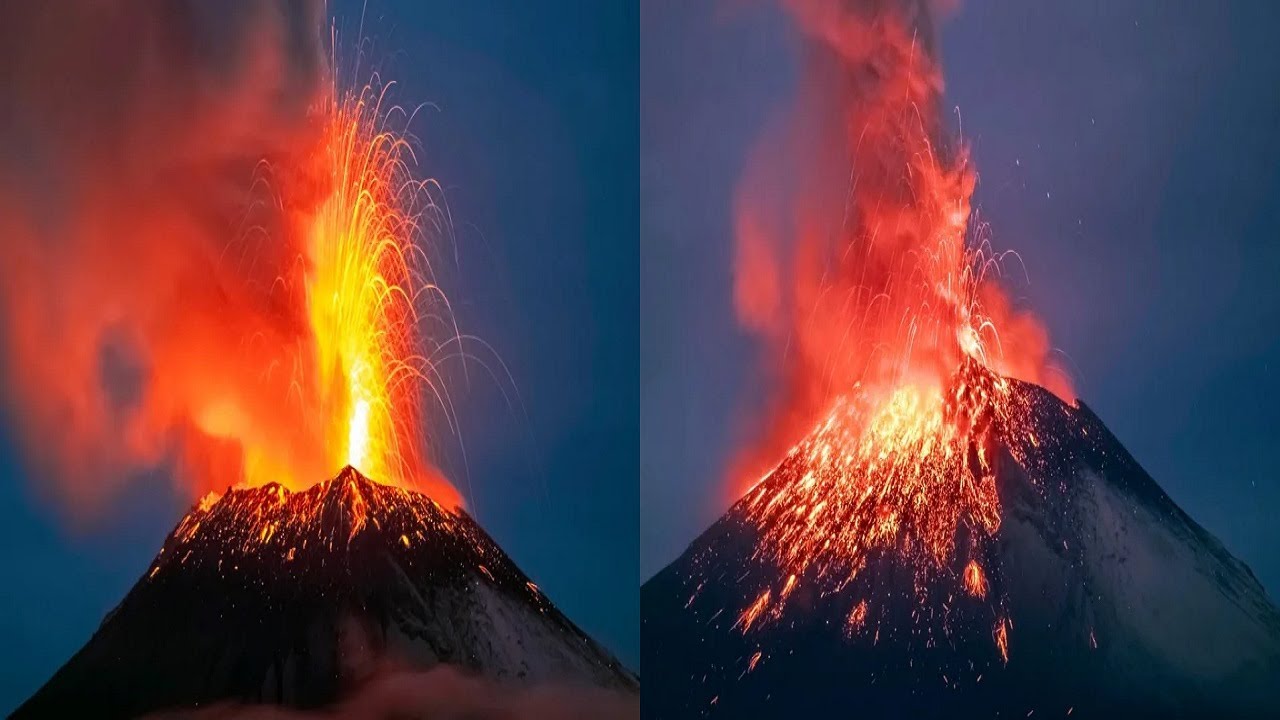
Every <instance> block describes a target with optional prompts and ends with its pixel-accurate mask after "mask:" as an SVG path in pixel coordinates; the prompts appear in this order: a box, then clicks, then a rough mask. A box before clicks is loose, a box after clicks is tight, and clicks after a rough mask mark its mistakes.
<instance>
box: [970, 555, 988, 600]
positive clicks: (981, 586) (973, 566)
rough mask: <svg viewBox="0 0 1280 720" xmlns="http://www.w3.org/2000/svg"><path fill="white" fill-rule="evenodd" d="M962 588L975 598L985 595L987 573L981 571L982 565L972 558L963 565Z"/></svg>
mask: <svg viewBox="0 0 1280 720" xmlns="http://www.w3.org/2000/svg"><path fill="white" fill-rule="evenodd" d="M964 589H965V590H968V591H969V594H970V595H972V596H974V597H977V598H983V597H986V596H987V575H986V573H984V572H983V571H982V566H981V565H979V564H978V563H977V562H975V561H973V560H970V561H969V564H968V565H965V566H964Z"/></svg>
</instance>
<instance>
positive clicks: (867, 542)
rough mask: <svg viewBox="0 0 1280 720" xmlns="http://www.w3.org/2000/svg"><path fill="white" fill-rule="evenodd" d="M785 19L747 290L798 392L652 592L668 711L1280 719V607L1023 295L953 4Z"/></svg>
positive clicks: (756, 172)
mask: <svg viewBox="0 0 1280 720" xmlns="http://www.w3.org/2000/svg"><path fill="white" fill-rule="evenodd" d="M783 4H784V5H785V6H786V7H787V8H788V9H789V10H790V12H791V16H792V17H793V19H794V20H795V23H796V25H797V26H798V27H799V28H800V30H801V32H802V33H803V34H804V36H805V39H806V43H805V47H804V53H805V55H804V70H803V72H804V77H805V82H803V83H802V84H801V88H802V90H801V91H800V97H799V100H798V104H797V106H796V108H795V112H794V115H793V117H792V122H791V124H790V128H791V129H792V131H793V132H792V134H791V135H790V136H788V137H787V138H785V139H783V140H779V138H778V137H777V134H776V133H775V134H769V135H767V136H766V137H765V139H764V142H762V144H761V146H760V147H759V148H758V149H757V151H756V153H755V156H754V157H753V158H752V160H751V163H750V165H749V167H748V171H747V175H746V177H745V179H744V182H743V185H742V187H741V188H740V191H739V196H738V202H737V238H736V240H737V264H736V267H735V283H736V286H735V293H736V297H735V301H736V305H737V309H738V312H739V316H740V318H741V320H742V321H743V323H744V325H745V326H746V327H747V328H748V329H750V330H752V331H754V332H756V333H758V334H759V335H760V336H761V338H762V340H763V341H764V346H765V348H766V349H767V351H768V352H769V353H771V359H772V360H773V364H774V367H775V368H776V370H777V372H778V375H779V377H780V378H781V385H782V388H781V392H780V393H779V394H778V395H777V396H775V397H774V398H773V404H772V406H771V407H770V408H769V413H768V415H767V416H766V417H765V418H764V420H763V421H762V422H761V423H760V426H761V429H762V432H761V433H760V435H759V437H758V438H757V440H756V442H755V443H753V444H752V446H751V447H750V448H749V449H748V450H747V451H746V452H744V453H743V455H742V458H741V460H740V461H739V462H738V463H737V464H736V466H735V468H734V470H733V472H734V476H733V478H732V481H733V482H734V484H735V487H736V489H737V490H738V494H739V495H740V499H738V500H737V501H736V502H735V503H734V505H733V506H732V508H731V509H730V510H729V512H728V513H727V514H726V515H724V516H723V517H722V518H721V519H720V520H719V521H717V522H716V523H715V524H714V525H713V526H712V527H711V528H710V529H709V530H707V531H706V532H705V533H703V535H701V536H700V537H699V538H698V539H697V540H695V541H694V543H693V544H692V545H691V546H690V547H689V548H688V549H687V550H686V551H685V553H684V554H683V555H681V556H680V558H678V559H677V560H676V561H675V562H674V563H672V564H671V565H670V566H668V567H667V568H666V569H664V570H663V571H662V572H660V573H659V574H658V575H656V576H655V577H654V578H653V579H651V580H650V581H648V582H647V583H646V584H645V585H644V588H643V590H642V598H641V599H642V612H643V628H642V633H643V638H644V646H643V661H644V663H645V664H646V666H647V667H648V668H653V669H652V670H649V671H648V672H647V674H648V683H647V687H646V691H645V705H644V712H645V714H646V716H649V717H654V718H683V717H699V716H716V717H728V718H744V717H781V716H793V715H794V716H805V715H829V714H830V713H831V712H832V711H844V710H845V709H848V711H850V712H855V713H856V714H858V715H859V716H860V717H861V716H865V717H918V716H921V717H923V716H947V717H993V716H1001V717H1005V716H1012V717H1023V716H1027V715H1029V714H1032V713H1034V715H1035V716H1036V717H1041V716H1045V715H1047V716H1050V717H1062V716H1065V715H1075V716H1081V715H1083V716H1095V717H1131V716H1135V715H1136V716H1146V715H1148V714H1158V715H1161V716H1170V715H1172V716H1187V715H1191V716H1200V715H1205V714H1219V715H1225V716H1238V715H1245V716H1251V715H1267V714H1268V713H1275V712H1278V711H1280V689H1278V687H1277V683H1276V679H1277V678H1280V611H1278V610H1277V608H1276V606H1275V605H1274V604H1272V602H1271V600H1270V599H1269V598H1268V597H1267V595H1266V593H1265V592H1264V590H1263V589H1262V587H1261V586H1260V585H1259V583H1258V582H1257V580H1256V579H1255V578H1254V577H1253V575H1252V573H1250V571H1249V570H1248V568H1246V567H1245V566H1244V565H1243V564H1242V563H1240V562H1239V561H1238V560H1236V559H1234V558H1233V557H1232V556H1231V555H1230V554H1229V553H1227V551H1226V550H1225V549H1224V548H1223V547H1222V546H1221V544H1220V543H1218V542H1217V540H1215V539H1214V538H1213V537H1212V536H1211V535H1209V534H1208V533H1207V532H1206V531H1205V530H1204V529H1203V528H1201V527H1200V526H1199V525H1197V524H1196V523H1195V522H1194V521H1193V520H1191V518H1189V517H1188V516H1187V515H1186V514H1185V513H1183V512H1182V511H1181V510H1180V509H1179V508H1178V507H1177V506H1176V505H1175V504H1174V503H1173V501H1172V500H1170V499H1169V497H1168V496H1167V495H1166V494H1165V493H1164V492H1163V491H1162V490H1161V489H1160V488H1159V487H1158V486H1157V485H1156V483H1155V482H1154V481H1153V480H1152V479H1151V478H1150V477H1149V476H1148V475H1147V474H1146V473H1145V472H1144V471H1143V470H1142V468H1141V467H1140V466H1139V465H1138V463H1137V462H1136V461H1135V460H1134V459H1133V458H1132V457H1131V456H1130V455H1129V454H1128V453H1127V452H1126V451H1125V450H1124V448H1123V447H1122V446H1121V445H1120V443H1119V442H1118V441H1117V440H1116V439H1115V437H1114V436H1112V435H1111V434H1110V432H1108V430H1107V429H1106V427H1105V426H1104V425H1103V424H1102V422H1101V421H1100V420H1099V419H1098V418H1097V417H1096V416H1095V415H1094V414H1093V413H1092V412H1091V411H1090V410H1089V409H1088V408H1087V407H1085V405H1084V404H1083V403H1081V402H1079V401H1077V400H1075V399H1074V393H1073V391H1072V389H1071V387H1070V385H1069V383H1068V382H1067V381H1066V378H1065V376H1064V375H1063V374H1062V373H1061V371H1059V370H1058V369H1057V368H1055V367H1054V366H1053V365H1052V363H1051V362H1050V357H1051V356H1050V353H1049V346H1048V342H1047V334H1046V332H1045V330H1044V328H1043V326H1042V325H1041V323H1040V322H1039V321H1038V319H1036V318H1035V317H1034V316H1033V315H1031V314H1029V313H1027V312H1022V311H1017V310H1015V309H1014V305H1013V303H1011V302H1010V301H1009V299H1008V298H1007V296H1006V294H1005V291H1004V289H1003V288H1002V287H1001V284H1000V277H999V274H1000V270H1001V266H1002V264H1003V263H1002V262H1001V261H1002V256H1000V255H996V254H993V253H992V252H991V250H990V245H989V243H988V242H986V240H985V239H984V238H985V233H986V228H985V227H983V226H981V225H979V224H977V223H976V222H974V221H973V220H972V218H971V217H970V214H971V211H970V203H971V194H972V192H973V190H974V186H975V182H976V178H975V174H974V171H973V170H972V168H971V167H970V164H969V161H968V154H967V152H966V149H965V147H964V146H963V145H962V144H959V143H958V142H956V141H955V140H953V139H952V138H951V137H950V136H949V133H948V132H947V130H946V128H945V125H944V123H943V122H942V115H941V113H940V111H939V110H940V108H939V106H940V104H941V102H942V82H941V72H940V68H939V65H938V63H937V61H936V58H935V51H934V47H933V38H932V35H931V33H932V32H933V28H932V21H931V18H930V17H929V13H928V3H925V2H902V1H896V0H888V1H881V0H869V1H857V0H840V1H834V2H833V1H828V0H784V3H783ZM1046 388H1047V389H1046ZM779 458H781V460H779ZM761 470H762V472H761ZM744 477H751V478H752V479H754V478H760V479H759V480H757V481H755V482H754V484H750V485H747V486H745V489H744V486H743V484H742V483H741V482H740V480H741V479H742V478H744Z"/></svg>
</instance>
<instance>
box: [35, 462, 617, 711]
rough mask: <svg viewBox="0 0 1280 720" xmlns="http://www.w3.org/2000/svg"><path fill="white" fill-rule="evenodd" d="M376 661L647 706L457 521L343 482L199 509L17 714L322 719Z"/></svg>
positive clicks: (441, 511)
mask: <svg viewBox="0 0 1280 720" xmlns="http://www.w3.org/2000/svg"><path fill="white" fill-rule="evenodd" d="M383 658H391V659H394V660H395V661H397V662H400V663H404V664H407V665H408V666H410V667H419V668H427V667H433V666H436V665H441V664H447V665H450V666H453V667H456V668H459V669H462V670H463V671H466V672H471V673H476V674H479V675H481V676H484V677H486V678H490V679H493V680H496V681H498V682H501V683H504V684H509V685H515V686H532V685H540V684H544V683H554V684H557V685H568V686H593V687H601V688H607V689H612V690H619V691H622V692H624V693H637V692H638V691H639V682H638V679H637V678H636V677H635V676H634V675H633V674H631V673H630V672H629V671H627V670H626V669H625V668H624V667H622V665H621V664H620V663H619V662H618V661H617V660H616V659H614V658H613V657H612V656H611V655H610V654H609V653H608V652H607V651H606V650H604V649H603V648H602V647H600V646H599V645H597V644H596V643H595V642H593V641H592V640H591V639H590V638H589V637H587V636H586V635H585V634H584V633H583V632H582V631H581V630H579V629H578V628H577V627H576V626H575V625H574V624H573V623H572V622H570V621H569V620H568V619H567V618H566V617H565V616H564V615H562V614H561V613H560V612H559V611H558V610H557V609H556V608H555V607H554V606H553V605H552V604H551V601H550V600H548V599H547V597H546V596H545V595H543V594H542V592H541V591H540V590H539V589H538V587H537V586H536V585H535V584H534V583H533V582H532V581H530V580H529V578H528V577H526V576H525V575H524V573H522V572H521V571H520V569H519V568H517V567H516V566H515V564H514V563H513V562H512V561H511V559H510V558H509V557H507V555H506V554H505V553H504V552H503V551H502V550H501V549H500V548H499V547H498V546H497V544H495V543H494V541H493V540H492V539H490V538H489V536H488V535H487V534H486V533H485V532H484V531H483V530H482V529H481V528H480V526H479V525H477V524H476V523H475V521H473V520H472V519H471V518H470V517H469V516H468V515H466V513H465V512H463V511H462V510H453V511H450V510H446V509H445V508H444V507H442V506H441V505H439V504H437V503H436V502H435V501H433V500H432V499H430V498H429V497H427V496H426V495H423V494H420V493H417V492H413V491H409V490H405V489H401V488H396V487H391V486H387V485H381V484H379V483H376V482H373V481H371V480H369V479H368V478H366V477H364V476H363V475H361V474H360V473H359V472H358V471H356V470H355V469H353V468H351V467H347V468H345V469H344V470H342V472H341V473H339V475H338V476H337V477H336V478H334V479H332V480H328V481H325V482H322V483H319V484H317V485H314V486H312V487H311V488H310V489H308V490H306V491H303V492H290V491H289V490H287V489H285V488H283V487H281V486H279V485H274V484H270V485H265V486H261V487H256V488H252V489H244V490H231V491H229V492H227V493H226V494H225V495H224V496H222V497H221V498H215V497H209V498H206V499H205V500H204V501H202V502H201V503H200V504H198V505H197V506H196V507H195V508H193V509H192V510H191V511H190V512H189V513H188V514H187V515H186V516H185V517H184V518H183V519H182V521H181V522H179V523H178V526H177V527H176V528H175V529H174V530H173V532H172V533H171V534H170V535H169V537H168V539H167V540H166V541H165V543H164V547H163V548H162V549H161V551H160V553H159V555H158V556H157V557H156V558H155V560H154V561H153V562H152V564H151V566H150V568H149V569H148V571H147V573H146V575H145V576H144V577H143V578H142V579H141V580H139V581H138V583H137V584H136V585H135V586H134V588H133V589H132V590H131V591H130V592H129V594H128V595H127V596H126V597H125V599H124V601H123V602H121V603H120V605H119V606H118V607H117V608H116V609H115V610H113V611H111V612H110V613H109V614H108V615H107V617H106V618H105V619H104V620H103V622H102V626H101V627H100V628H99V629H98V631H97V632H96V633H95V634H94V636H93V638H92V639H91V640H90V641H89V643H88V644H87V645H85V647H84V648H83V649H81V650H80V651H79V652H78V653H76V655H75V656H74V657H72V658H71V660H70V661H69V662H68V663H67V664H66V665H65V666H63V667H62V669H60V670H59V671H58V672H57V673H56V674H55V675H54V676H53V678H52V679H50V680H49V682H48V683H47V684H46V685H45V686H44V687H43V688H41V689H40V690H39V691H38V692H37V693H36V694H35V695H34V696H32V697H31V698H30V699H29V700H28V701H27V702H26V703H25V704H24V705H23V706H22V707H20V708H19V709H18V710H17V712H16V713H15V714H14V717H15V718H34V717H101V718H107V717H134V716H136V715H140V714H143V713H147V712H150V711H156V710H162V709H169V708H186V707H194V706H206V705H210V704H213V703H216V702H220V701H240V702H266V703H278V704H284V705H292V706H299V707H317V706H322V705H327V704H329V703H331V702H333V701H335V700H337V699H339V698H340V697H342V696H343V695H344V694H345V693H346V692H347V691H349V690H351V689H352V688H354V687H356V686H357V685H359V684H360V683H361V682H362V681H363V680H365V679H366V678H367V677H369V676H370V675H371V674H372V673H373V672H374V669H375V667H376V665H377V663H378V662H379V661H380V659H383Z"/></svg>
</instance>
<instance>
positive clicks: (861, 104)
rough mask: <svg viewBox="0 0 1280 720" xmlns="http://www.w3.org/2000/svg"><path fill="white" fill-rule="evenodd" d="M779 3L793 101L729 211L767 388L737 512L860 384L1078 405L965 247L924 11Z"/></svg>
mask: <svg viewBox="0 0 1280 720" xmlns="http://www.w3.org/2000/svg"><path fill="white" fill-rule="evenodd" d="M782 2H783V4H784V6H785V7H786V9H787V10H788V11H789V13H790V15H791V17H792V19H793V20H794V22H795V24H796V26H797V27H798V28H799V30H800V31H801V33H802V34H803V36H804V39H805V43H804V57H803V62H802V70H801V76H800V83H799V90H798V94H797V97H796V100H795V103H794V105H793V106H792V107H791V109H790V112H789V114H788V115H786V116H785V118H784V120H783V122H781V123H779V124H778V125H776V126H775V127H773V128H771V129H770V130H769V131H768V132H766V133H765V134H764V136H763V137H762V138H761V139H760V141H759V143H758V145H757V147H756V148H755V150H754V152H753V153H752V156H751V157H750V158H749V161H748V166H747V170H746V172H745V175H744V177H743V179H742V181H741V183H740V186H739V188H738V192H737V197H736V201H735V209H734V212H735V220H736V260H735V268H734V270H735V278H734V281H735V286H734V301H735V307H736V309H737V312H738V317H739V321H740V322H741V323H742V324H743V326H744V327H746V328H747V329H749V330H751V331H752V332H754V333H756V334H757V335H759V336H760V337H761V338H762V339H763V340H764V341H765V346H766V350H767V352H768V355H769V359H768V366H769V367H770V368H772V369H773V371H774V372H776V373H777V376H778V377H777V380H778V382H777V392H776V393H775V394H774V396H773V397H772V398H771V407H770V408H768V410H767V411H766V414H765V417H766V418H767V419H766V420H765V421H764V423H763V427H760V428H758V430H759V432H760V436H759V438H758V440H757V441H755V442H753V443H752V444H751V446H750V450H749V451H747V452H746V453H745V454H744V455H743V456H741V457H739V458H738V460H737V462H736V463H735V466H734V467H733V468H731V484H732V486H733V492H734V495H735V496H737V495H738V494H740V493H741V491H742V490H743V488H744V487H746V486H748V485H749V484H750V483H752V482H754V481H755V480H756V479H757V478H758V476H759V474H760V473H761V472H762V471H765V470H767V469H770V468H772V466H773V465H774V464H776V462H777V460H778V458H779V457H781V455H782V453H783V452H784V451H785V450H786V448H787V447H789V446H791V445H792V444H793V443H794V442H795V441H796V440H797V439H798V436H799V435H800V434H802V433H805V432H808V431H809V430H810V429H811V428H812V426H813V424H814V422H815V421H816V419H817V418H818V417H819V416H820V414H821V413H823V412H826V411H827V410H828V409H829V407H830V404H831V402H832V401H833V399H834V398H835V397H837V396H841V395H843V394H845V393H848V392H849V391H850V390H851V389H852V388H853V387H854V385H855V384H857V383H861V384H862V385H863V386H867V387H878V388H881V389H888V390H891V389H892V388H894V387H896V386H899V385H901V384H902V383H904V382H912V383H922V382H923V383H934V384H945V383H946V382H947V379H948V378H949V377H950V376H951V375H952V374H953V373H954V372H955V371H956V370H957V368H958V367H959V366H960V361H961V359H962V358H963V357H964V356H965V355H970V356H973V357H976V358H978V359H979V360H981V361H982V362H983V363H984V364H986V365H988V366H990V367H991V368H993V369H995V370H996V371H997V372H1000V373H1002V374H1005V375H1009V376H1012V377H1015V378H1018V379H1022V380H1027V381H1031V382H1035V383H1039V384H1041V385H1045V386H1046V387H1048V388H1049V389H1051V390H1053V391H1054V392H1055V393H1057V394H1058V395H1059V396H1061V397H1063V398H1066V399H1071V398H1072V397H1074V396H1073V394H1072V390H1071V387H1070V385H1069V383H1068V381H1067V379H1066V377H1065V375H1064V374H1063V373H1062V372H1061V371H1060V370H1058V369H1056V368H1055V367H1053V365H1052V363H1051V362H1050V347H1049V342H1048V335H1047V333H1046V331H1045V329H1044V326H1043V325H1042V323H1041V322H1040V321H1039V320H1038V319H1037V318H1036V317H1035V316H1034V315H1032V314H1030V313H1029V312H1026V311H1022V310H1019V309H1017V308H1015V307H1014V306H1013V304H1012V303H1011V302H1010V301H1009V299H1008V297H1007V295H1006V294H1005V293H1004V291H1003V290H1002V289H1001V287H1000V285H999V284H998V274H999V272H998V271H999V265H998V263H996V262H995V260H996V259H997V258H993V256H992V254H991V251H990V248H989V246H986V245H985V244H980V243H976V242H974V237H973V236H974V235H975V234H976V233H975V232H974V228H972V227H971V225H972V223H971V222H970V198H971V196H972V193H973V189H974V184H975V181H976V177H975V174H974V171H973V168H972V166H971V165H970V162H969V157H968V152H967V149H966V148H965V147H964V146H963V145H962V144H960V143H958V142H956V141H954V140H953V139H952V138H951V137H950V135H949V132H948V129H947V127H946V126H945V124H944V122H943V116H942V114H941V107H940V106H941V102H942V91H943V84H942V73H941V68H940V65H939V63H938V61H937V58H936V54H935V38H934V36H933V27H932V18H931V14H930V10H931V8H930V7H929V6H928V5H929V4H928V3H926V2H923V1H913V0H782Z"/></svg>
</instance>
